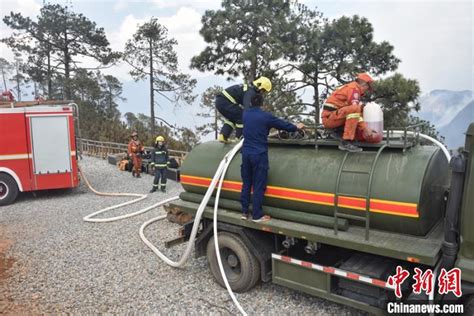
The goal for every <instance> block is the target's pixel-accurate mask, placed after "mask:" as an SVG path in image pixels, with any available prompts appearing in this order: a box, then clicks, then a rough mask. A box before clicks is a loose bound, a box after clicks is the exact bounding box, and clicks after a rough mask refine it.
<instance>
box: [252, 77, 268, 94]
mask: <svg viewBox="0 0 474 316" xmlns="http://www.w3.org/2000/svg"><path fill="white" fill-rule="evenodd" d="M253 85H254V86H255V87H257V88H258V89H263V90H265V91H266V92H270V91H271V90H272V82H271V81H270V79H268V78H267V77H263V76H262V77H260V78H258V79H256V80H254V82H253Z"/></svg>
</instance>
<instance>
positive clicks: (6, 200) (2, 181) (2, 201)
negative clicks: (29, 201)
mask: <svg viewBox="0 0 474 316" xmlns="http://www.w3.org/2000/svg"><path fill="white" fill-rule="evenodd" d="M18 191H19V190H18V185H17V184H16V181H15V179H13V178H12V177H11V176H10V175H8V174H6V173H0V206H3V205H8V204H11V203H13V202H14V201H15V200H16V198H17V196H18Z"/></svg>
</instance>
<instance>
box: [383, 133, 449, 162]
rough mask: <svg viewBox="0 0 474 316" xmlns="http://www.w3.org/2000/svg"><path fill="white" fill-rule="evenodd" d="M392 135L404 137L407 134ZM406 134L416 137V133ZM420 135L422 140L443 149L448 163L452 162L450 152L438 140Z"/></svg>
mask: <svg viewBox="0 0 474 316" xmlns="http://www.w3.org/2000/svg"><path fill="white" fill-rule="evenodd" d="M391 133H393V134H396V135H399V136H402V135H404V134H405V131H391ZM406 133H407V135H415V133H414V132H411V131H407V132H406ZM418 135H420V137H421V138H423V139H426V140H429V141H430V142H432V143H433V144H435V145H436V146H438V147H439V148H441V150H442V151H443V153H444V155H445V156H446V159H448V163H449V162H450V161H451V155H450V154H449V151H448V150H447V149H446V147H444V145H443V144H442V143H441V142H439V141H437V140H436V139H434V138H433V137H430V136H428V135H425V134H421V133H419V134H418Z"/></svg>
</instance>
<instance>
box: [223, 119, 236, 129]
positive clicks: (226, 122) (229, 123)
mask: <svg viewBox="0 0 474 316" xmlns="http://www.w3.org/2000/svg"><path fill="white" fill-rule="evenodd" d="M224 124H227V125H229V126H230V127H232V128H235V125H234V123H232V122H231V121H228V120H225V121H224Z"/></svg>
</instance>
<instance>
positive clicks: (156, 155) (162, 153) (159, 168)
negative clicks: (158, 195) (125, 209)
mask: <svg viewBox="0 0 474 316" xmlns="http://www.w3.org/2000/svg"><path fill="white" fill-rule="evenodd" d="M151 166H152V167H154V168H155V179H154V180H153V188H152V189H151V191H150V193H153V192H156V190H158V188H159V189H160V190H161V192H166V170H168V149H166V146H165V138H164V137H163V136H158V137H157V138H156V140H155V148H154V149H153V151H152V153H151Z"/></svg>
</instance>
